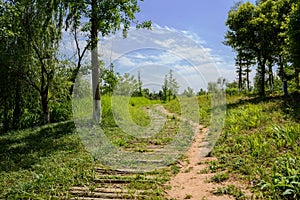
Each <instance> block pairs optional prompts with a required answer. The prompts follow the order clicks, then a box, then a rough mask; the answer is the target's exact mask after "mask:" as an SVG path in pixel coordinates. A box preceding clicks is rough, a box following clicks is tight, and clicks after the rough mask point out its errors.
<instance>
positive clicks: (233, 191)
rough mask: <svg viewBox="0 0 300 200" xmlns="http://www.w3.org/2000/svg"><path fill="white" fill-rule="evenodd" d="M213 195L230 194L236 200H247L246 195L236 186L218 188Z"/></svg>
mask: <svg viewBox="0 0 300 200" xmlns="http://www.w3.org/2000/svg"><path fill="white" fill-rule="evenodd" d="M213 194H216V195H225V194H228V195H232V196H234V197H235V198H236V199H247V198H246V196H245V194H244V193H243V192H242V191H241V190H240V189H239V188H237V187H236V186H234V185H228V186H225V187H217V188H216V189H215V191H213Z"/></svg>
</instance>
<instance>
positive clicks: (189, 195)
mask: <svg viewBox="0 0 300 200" xmlns="http://www.w3.org/2000/svg"><path fill="white" fill-rule="evenodd" d="M192 197H193V196H192V195H191V194H186V195H185V197H184V199H191V198H192Z"/></svg>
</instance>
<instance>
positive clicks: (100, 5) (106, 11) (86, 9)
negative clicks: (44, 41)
mask: <svg viewBox="0 0 300 200" xmlns="http://www.w3.org/2000/svg"><path fill="white" fill-rule="evenodd" d="M66 3H67V5H68V6H69V11H70V12H69V14H68V15H67V20H66V22H67V25H70V24H71V25H72V26H73V30H74V29H75V30H76V29H78V28H81V31H83V32H86V33H87V35H88V41H87V45H86V47H85V48H84V49H87V48H89V49H91V51H92V53H91V62H92V88H93V101H94V106H93V119H94V120H96V121H98V122H99V121H101V107H100V105H101V103H100V85H99V61H98V40H99V38H98V34H101V35H102V36H106V35H109V34H114V33H116V32H117V31H118V30H121V29H122V30H123V36H124V37H125V36H126V35H127V31H128V29H129V28H130V25H131V23H134V24H136V27H137V28H150V27H151V21H146V22H142V23H139V22H138V21H135V13H137V12H139V11H140V8H139V6H138V1H137V0H124V1H117V0H91V1H85V0H80V1H77V0H76V1H75V0H67V1H66ZM84 18H87V19H89V22H87V23H84V24H81V22H83V21H84ZM67 27H68V26H67ZM84 52H85V51H84V50H83V52H82V53H84ZM78 55H82V54H80V53H79V54H78ZM79 68H80V65H78V64H77V68H76V71H77V69H79ZM76 71H75V73H74V74H76V73H78V72H76Z"/></svg>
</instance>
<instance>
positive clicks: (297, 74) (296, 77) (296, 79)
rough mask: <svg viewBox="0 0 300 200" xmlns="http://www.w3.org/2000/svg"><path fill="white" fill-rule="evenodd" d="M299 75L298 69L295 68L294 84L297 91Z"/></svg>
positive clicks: (299, 70)
mask: <svg viewBox="0 0 300 200" xmlns="http://www.w3.org/2000/svg"><path fill="white" fill-rule="evenodd" d="M299 73H300V69H299V68H298V67H295V83H296V88H297V89H299Z"/></svg>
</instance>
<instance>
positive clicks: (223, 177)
mask: <svg viewBox="0 0 300 200" xmlns="http://www.w3.org/2000/svg"><path fill="white" fill-rule="evenodd" d="M227 179H229V175H228V173H227V172H222V173H219V174H216V175H214V176H213V177H211V179H210V181H209V182H215V183H221V182H223V181H226V180H227Z"/></svg>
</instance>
